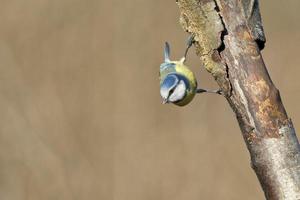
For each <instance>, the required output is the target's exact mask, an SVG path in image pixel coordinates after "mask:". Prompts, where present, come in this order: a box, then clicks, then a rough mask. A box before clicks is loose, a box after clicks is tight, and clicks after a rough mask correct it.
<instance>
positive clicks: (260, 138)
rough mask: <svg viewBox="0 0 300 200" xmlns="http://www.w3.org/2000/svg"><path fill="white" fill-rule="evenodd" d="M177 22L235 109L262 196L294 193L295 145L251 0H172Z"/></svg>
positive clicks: (298, 168) (299, 169)
mask: <svg viewBox="0 0 300 200" xmlns="http://www.w3.org/2000/svg"><path fill="white" fill-rule="evenodd" d="M177 4H178V6H179V9H180V22H181V25H182V26H183V28H184V30H186V31H187V32H189V33H191V34H192V35H194V36H195V40H196V43H195V46H196V53H197V54H198V56H199V57H200V58H201V60H202V62H203V63H204V66H205V68H206V69H207V71H208V72H210V73H211V74H212V76H213V77H214V78H215V80H216V82H217V83H218V85H219V86H220V88H221V89H222V91H223V93H224V94H225V97H226V99H227V101H228V102H229V104H230V106H231V108H232V109H233V111H234V113H235V114H236V117H237V120H238V123H239V125H240V128H241V131H242V135H243V137H244V140H245V142H246V144H247V147H248V150H249V152H250V156H251V162H252V167H253V169H254V171H255V173H256V175H257V177H258V179H259V181H260V183H261V186H262V188H263V190H264V192H265V196H266V198H267V199H293V200H295V199H300V146H299V142H298V140H297V137H296V134H295V130H294V127H293V124H292V122H291V120H290V119H289V118H288V116H287V113H286V111H285V109H284V106H283V104H282V102H281V98H280V94H279V91H278V90H277V89H276V87H275V86H274V84H273V83H272V80H271V78H270V77H269V74H268V71H267V69H266V67H265V64H264V62H263V59H262V56H261V54H260V50H261V49H262V48H263V47H264V43H265V36H264V32H263V27H262V23H261V17H260V12H259V5H258V1H257V0H178V1H177Z"/></svg>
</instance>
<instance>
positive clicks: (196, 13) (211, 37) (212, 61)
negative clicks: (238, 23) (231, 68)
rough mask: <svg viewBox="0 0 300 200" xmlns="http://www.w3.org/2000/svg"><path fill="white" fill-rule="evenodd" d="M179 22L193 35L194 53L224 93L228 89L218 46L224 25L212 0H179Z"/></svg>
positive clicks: (220, 42)
mask: <svg viewBox="0 0 300 200" xmlns="http://www.w3.org/2000/svg"><path fill="white" fill-rule="evenodd" d="M177 4H178V6H179V8H180V24H181V25H182V27H183V29H184V30H185V31H187V32H189V33H190V34H191V35H193V36H194V39H195V41H196V43H195V47H196V53H197V55H198V56H200V58H201V60H202V62H203V65H204V67H205V68H206V70H207V71H208V72H210V73H211V74H212V75H213V77H214V78H215V79H216V81H217V83H218V84H219V86H220V87H221V88H222V90H223V91H224V93H225V94H228V92H229V91H230V86H229V84H228V83H229V81H228V80H227V72H226V64H225V63H223V62H222V59H221V58H220V54H219V48H220V47H221V46H222V45H223V41H222V34H223V33H224V30H225V27H224V25H223V22H222V19H221V17H220V15H219V14H218V12H217V7H216V3H215V1H213V0H205V1H199V0H190V1H184V0H179V1H177Z"/></svg>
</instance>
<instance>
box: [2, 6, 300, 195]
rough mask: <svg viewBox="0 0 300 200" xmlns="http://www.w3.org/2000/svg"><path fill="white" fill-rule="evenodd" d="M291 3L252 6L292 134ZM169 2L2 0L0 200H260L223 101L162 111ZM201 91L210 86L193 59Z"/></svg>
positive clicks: (173, 20) (299, 114) (175, 36)
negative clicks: (161, 75) (162, 64)
mask: <svg viewBox="0 0 300 200" xmlns="http://www.w3.org/2000/svg"><path fill="white" fill-rule="evenodd" d="M299 8H300V1H299V0H287V1H284V3H283V2H282V1H280V0H273V1H261V12H262V16H263V22H264V28H265V32H266V35H267V40H268V41H267V45H266V48H265V50H264V51H263V55H264V58H265V62H266V64H267V66H268V69H269V72H270V74H271V77H272V79H273V81H274V82H275V84H276V86H277V87H278V88H279V89H280V91H281V95H282V98H283V101H284V104H285V106H286V109H287V111H288V113H289V116H290V117H291V118H292V119H293V121H294V124H295V127H296V129H297V130H300V107H299V105H298V103H299V102H300V94H299V91H300V82H299V75H298V73H299V72H300V68H299V63H300V56H299V55H298V54H299V50H298V49H299V46H300V23H299V20H300V15H299V14H298V12H299ZM178 15H179V11H178V8H177V6H176V4H175V1H174V0H168V1H146V0H132V1H121V0H113V1H103V0H102V1H101V0H100V1H99V0H86V1H82V0H40V1H38V0H27V1H16V0H2V1H1V7H0V27H1V31H0V199H1V200H23V199H26V200H41V199H43V200H48V199H49V200H52V199H53V200H54V199H55V200H58V199H59V200H60V199H63V200H69V199H72V200H73V199H75V200H85V199H89V200H92V199H95V200H98V199H100V200H171V199H172V200H187V199H188V200H199V199H222V200H240V199H245V200H250V199H263V193H262V192H261V189H260V186H259V184H258V182H257V179H256V176H255V174H254V172H253V171H252V169H251V168H250V164H249V156H248V152H247V150H246V146H245V145H244V141H243V139H242V137H241V134H240V131H239V128H238V126H237V123H236V120H235V117H234V115H233V113H232V111H231V110H230V108H229V106H228V105H227V102H226V101H225V100H224V99H223V98H222V97H220V96H216V95H209V94H205V95H201V96H197V98H195V100H194V101H193V102H192V103H191V104H190V105H189V106H187V107H184V108H178V107H175V106H172V105H162V104H161V99H160V96H159V81H158V69H159V64H160V62H161V61H162V49H163V43H164V41H165V40H168V41H169V42H170V43H171V45H172V46H171V47H172V50H173V51H172V58H180V57H181V56H182V54H183V51H184V45H185V41H186V38H187V35H186V34H185V33H184V32H183V30H182V29H181V26H180V25H179V23H178ZM188 64H189V65H190V66H192V69H193V70H194V71H195V72H196V74H197V76H198V78H199V80H200V81H199V82H200V84H201V85H202V87H206V88H216V87H217V86H216V84H215V83H214V81H213V80H212V78H211V77H210V75H209V74H208V73H207V72H206V71H205V70H203V67H201V65H200V62H199V60H198V58H197V57H196V56H195V53H194V51H193V50H192V51H191V53H190V55H189V60H188Z"/></svg>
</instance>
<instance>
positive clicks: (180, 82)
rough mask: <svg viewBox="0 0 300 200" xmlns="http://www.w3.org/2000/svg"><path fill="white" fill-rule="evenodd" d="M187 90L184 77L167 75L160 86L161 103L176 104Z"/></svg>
mask: <svg viewBox="0 0 300 200" xmlns="http://www.w3.org/2000/svg"><path fill="white" fill-rule="evenodd" d="M187 89H188V85H187V82H186V81H185V80H184V77H183V76H181V75H179V74H169V75H167V76H166V78H165V79H164V80H163V82H162V83H161V85H160V95H161V97H162V99H163V103H177V102H179V101H181V100H183V99H184V97H185V96H186V93H187Z"/></svg>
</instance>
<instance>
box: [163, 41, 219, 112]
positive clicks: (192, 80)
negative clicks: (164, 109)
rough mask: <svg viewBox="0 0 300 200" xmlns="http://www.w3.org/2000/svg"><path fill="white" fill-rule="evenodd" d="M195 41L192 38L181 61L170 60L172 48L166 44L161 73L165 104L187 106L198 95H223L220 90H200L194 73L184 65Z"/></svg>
mask: <svg viewBox="0 0 300 200" xmlns="http://www.w3.org/2000/svg"><path fill="white" fill-rule="evenodd" d="M193 41H194V40H193V37H190V39H189V40H188V43H187V48H186V50H185V53H184V56H183V58H181V59H180V60H179V61H171V60H170V46H169V44H168V43H167V42H166V43H165V49H164V57H165V58H164V63H162V64H161V65H160V73H159V76H160V95H161V97H162V99H163V103H164V104H165V103H173V104H175V105H178V106H185V105H187V104H188V103H190V102H191V101H192V100H193V98H194V96H195V94H196V93H203V92H210V93H217V94H221V91H220V90H206V89H198V88H197V80H196V77H195V75H194V73H193V72H192V71H191V70H190V69H189V68H188V67H187V66H186V65H185V64H184V62H185V60H186V56H187V52H188V50H189V48H190V47H191V46H192V44H193Z"/></svg>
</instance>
